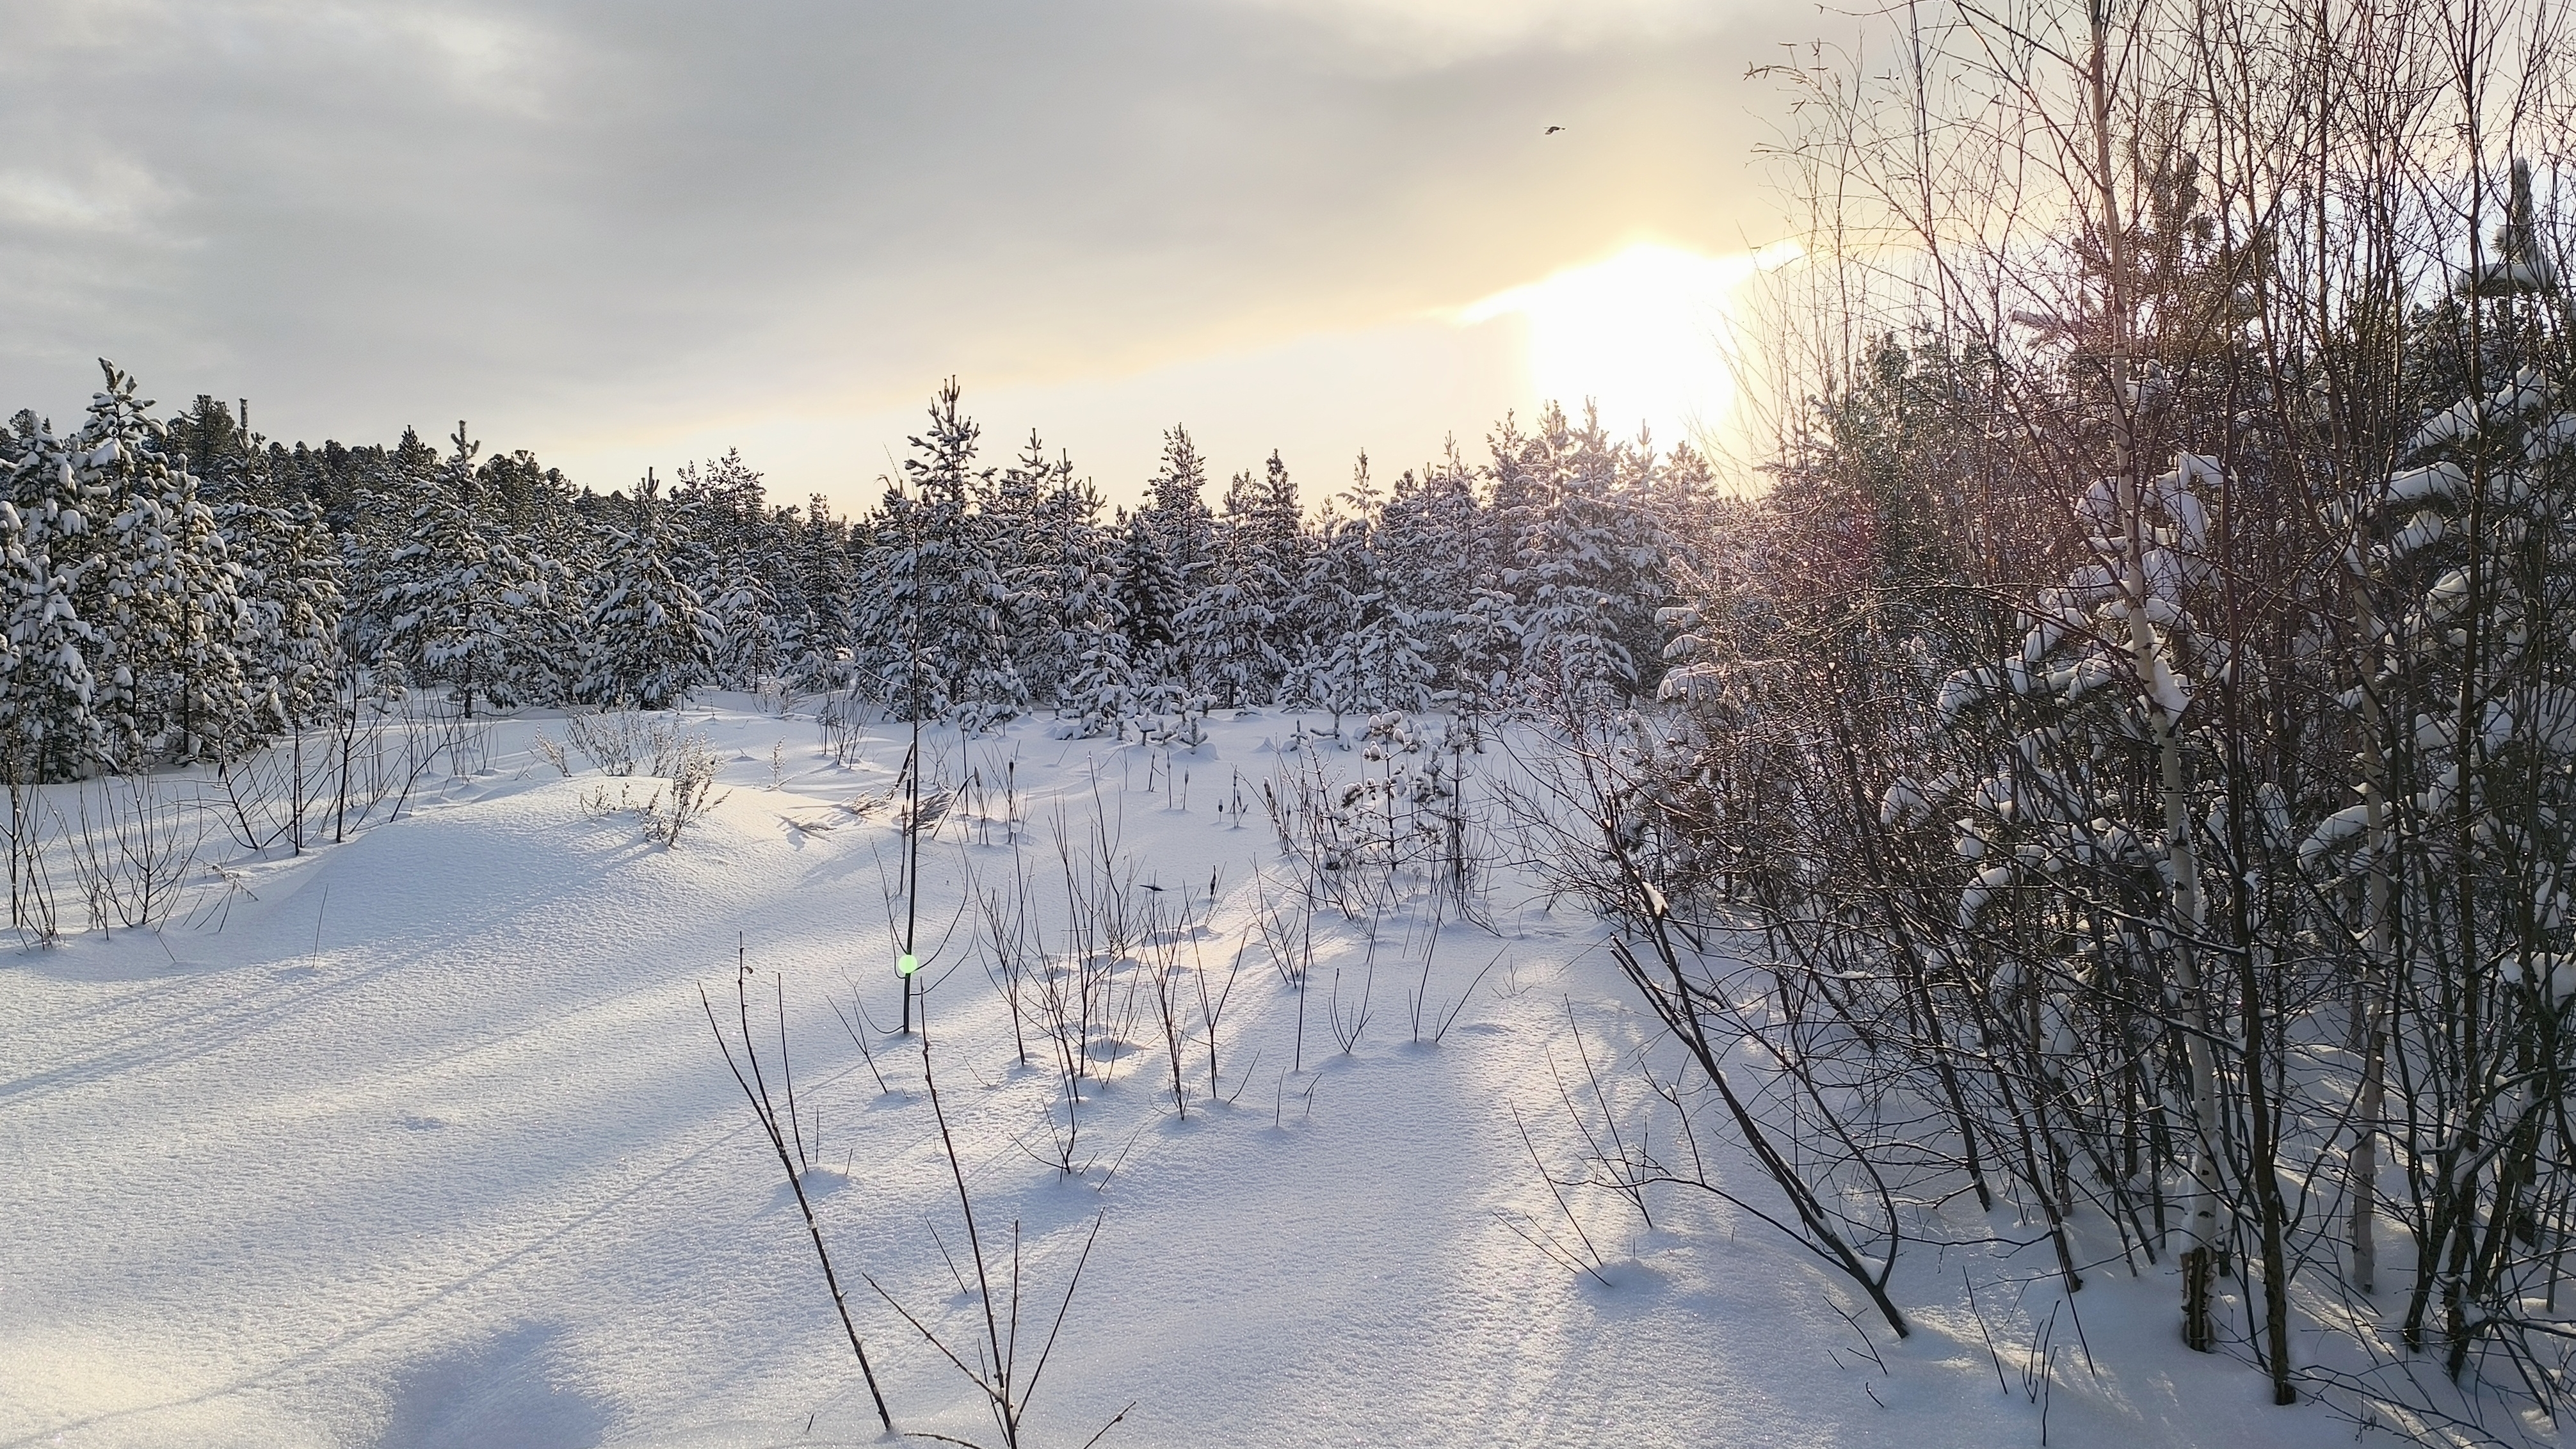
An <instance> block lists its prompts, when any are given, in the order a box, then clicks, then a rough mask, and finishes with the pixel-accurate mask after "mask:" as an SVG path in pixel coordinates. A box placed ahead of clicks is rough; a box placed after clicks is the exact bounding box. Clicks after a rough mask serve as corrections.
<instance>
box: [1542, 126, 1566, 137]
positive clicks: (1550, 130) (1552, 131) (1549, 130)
mask: <svg viewBox="0 0 2576 1449" xmlns="http://www.w3.org/2000/svg"><path fill="white" fill-rule="evenodd" d="M1564 129H1565V128H1564V127H1563V126H1550V127H1548V128H1547V130H1546V131H1545V132H1544V134H1546V135H1550V136H1553V135H1555V134H1556V133H1557V132H1559V131H1562V130H1564Z"/></svg>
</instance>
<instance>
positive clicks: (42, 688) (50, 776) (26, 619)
mask: <svg viewBox="0 0 2576 1449" xmlns="http://www.w3.org/2000/svg"><path fill="white" fill-rule="evenodd" d="M12 453H13V456H12V457H11V459H10V468H9V480H8V481H9V499H10V504H11V507H10V512H9V517H8V519H7V521H6V527H7V530H8V531H9V532H10V533H11V534H12V535H13V537H12V538H11V540H10V542H11V543H12V544H14V547H11V548H9V549H8V550H7V551H6V553H5V554H0V562H5V565H6V568H7V575H6V588H7V596H6V600H5V607H6V610H7V625H8V631H9V633H8V646H7V649H6V651H5V659H6V662H7V665H8V674H7V680H6V682H7V691H6V694H5V696H0V739H5V748H6V751H7V756H6V759H5V761H0V763H4V764H5V766H6V768H7V769H8V771H9V772H10V777H11V778H12V779H16V780H26V781H33V780H67V779H74V778H77V777H79V776H81V775H85V774H87V773H89V772H90V771H91V770H93V769H95V768H97V767H98V766H99V765H100V764H102V763H103V762H104V761H105V758H106V752H107V740H106V733H105V731H104V730H103V729H102V727H101V726H100V724H99V719H98V716H97V714H96V713H95V712H94V711H93V710H92V709H91V700H92V697H93V696H94V694H95V693H96V687H97V686H96V677H95V676H94V675H93V673H92V672H91V668H90V656H91V655H92V654H93V653H94V652H96V650H97V647H98V640H97V638H96V636H95V634H94V632H93V631H92V630H91V628H90V626H89V624H88V622H87V621H86V620H84V619H82V618H81V617H80V610H79V607H78V605H77V604H76V602H75V601H74V597H73V596H74V594H75V592H76V591H77V589H78V585H79V582H80V578H81V575H82V573H83V572H84V571H85V570H88V569H92V568H102V569H103V568H104V566H105V565H104V563H103V562H102V561H101V560H100V556H99V555H98V554H97V552H96V549H95V543H96V539H95V537H94V535H93V533H92V531H91V528H90V524H89V518H90V515H91V514H93V513H94V512H96V510H97V505H98V502H99V500H98V499H97V498H95V497H93V496H91V494H90V492H89V490H88V489H87V488H86V487H85V486H84V485H83V484H82V482H81V480H80V476H79V471H78V470H77V469H75V468H74V467H73V465H72V454H71V445H70V444H69V443H68V442H66V441H65V440H63V439H59V438H57V437H55V436H54V433H53V430H52V428H51V427H49V426H46V425H44V424H42V423H39V422H38V421H37V420H36V419H35V418H34V417H32V416H31V415H28V414H23V413H22V414H20V415H19V419H18V423H17V427H16V436H15V438H14V439H13V447H12Z"/></svg>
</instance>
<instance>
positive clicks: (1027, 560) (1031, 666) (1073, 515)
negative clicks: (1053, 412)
mask: <svg viewBox="0 0 2576 1449" xmlns="http://www.w3.org/2000/svg"><path fill="white" fill-rule="evenodd" d="M979 481H980V483H981V485H982V487H981V491H980V496H979V497H978V499H977V505H976V506H977V511H978V512H979V513H980V514H981V515H982V531H983V539H984V547H985V550H986V553H987V555H988V556H989V557H990V558H991V560H992V563H993V568H994V571H995V573H996V574H997V575H998V576H999V579H1000V582H1001V589H1002V605H1001V611H1000V612H1001V619H1002V632H1003V635H1004V637H1005V640H1006V642H1007V644H1008V648H1009V654H1010V659H1011V663H1012V665H1013V667H1014V668H1015V669H1016V670H1017V671H1018V673H1019V679H1020V685H1021V689H1022V691H1023V693H1024V696H1025V699H1026V702H1027V703H1028V704H1030V705H1032V706H1036V707H1042V708H1044V707H1052V706H1054V705H1055V704H1056V703H1057V702H1059V701H1060V700H1061V699H1062V698H1063V695H1064V687H1065V681H1066V679H1067V677H1068V675H1069V673H1070V669H1071V665H1072V662H1073V661H1071V660H1069V659H1067V658H1065V657H1064V656H1063V655H1062V654H1061V653H1060V652H1059V651H1058V650H1057V648H1056V643H1057V637H1058V635H1059V634H1060V632H1061V631H1062V629H1063V620H1064V607H1063V605H1064V593H1063V589H1062V583H1063V580H1064V578H1065V574H1066V564H1067V562H1068V561H1069V560H1071V559H1072V558H1075V557H1077V556H1082V555H1085V554H1087V545H1088V539H1087V538H1086V537H1085V536H1084V535H1086V534H1088V533H1089V532H1090V531H1091V530H1092V528H1093V524H1092V522H1091V517H1090V514H1089V513H1086V512H1084V511H1083V510H1082V509H1081V508H1080V507H1079V506H1078V505H1077V499H1078V498H1079V496H1080V493H1081V492H1082V491H1085V490H1078V489H1077V488H1076V485H1075V483H1074V478H1073V460H1072V459H1071V458H1068V457H1065V456H1063V455H1061V454H1059V455H1057V456H1055V457H1052V458H1050V457H1048V456H1047V451H1046V444H1045V442H1044V441H1043V440H1041V439H1040V438H1039V437H1038V435H1037V433H1036V432H1034V431H1032V432H1031V433H1030V434H1029V440H1028V442H1027V444H1026V445H1024V446H1023V447H1022V448H1021V449H1020V452H1019V456H1018V457H1016V458H1014V459H1013V460H1012V461H1011V462H1010V463H1009V464H1007V465H1005V466H1004V467H1002V468H1000V469H997V470H992V471H988V472H985V473H983V474H981V475H979ZM1092 506H1093V509H1094V510H1096V508H1097V500H1096V498H1095V499H1094V500H1093V505H1092Z"/></svg>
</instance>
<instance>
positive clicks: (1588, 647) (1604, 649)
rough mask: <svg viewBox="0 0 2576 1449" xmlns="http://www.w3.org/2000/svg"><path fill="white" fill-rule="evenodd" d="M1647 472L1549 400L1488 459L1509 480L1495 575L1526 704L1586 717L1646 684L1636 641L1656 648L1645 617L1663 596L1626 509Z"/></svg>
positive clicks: (1588, 415) (1649, 543)
mask: <svg viewBox="0 0 2576 1449" xmlns="http://www.w3.org/2000/svg"><path fill="white" fill-rule="evenodd" d="M1651 466H1652V461H1651V458H1641V457H1639V456H1638V454H1637V452H1636V451H1635V450H1632V449H1631V448H1630V447H1629V446H1628V445H1626V444H1621V443H1614V442H1612V441H1611V439H1610V437H1609V435H1608V434H1607V433H1606V432H1604V431H1603V429H1602V427H1601V423H1600V418H1599V416H1598V415H1597V413H1596V412H1595V411H1594V410H1592V409H1590V408H1588V407H1587V408H1586V410H1585V414H1584V421H1583V425H1582V426H1581V427H1579V428H1578V427H1575V426H1574V425H1573V424H1572V423H1570V422H1569V421H1568V420H1567V419H1566V416H1565V414H1564V412H1563V410H1562V409H1559V408H1557V407H1556V406H1554V405H1553V404H1551V405H1550V406H1549V408H1548V410H1547V411H1546V412H1545V413H1544V414H1543V415H1542V416H1541V417H1540V419H1539V431H1538V433H1537V434H1536V435H1535V436H1533V437H1531V438H1530V439H1528V440H1527V444H1526V446H1525V447H1524V448H1523V450H1522V451H1521V453H1520V454H1519V456H1518V457H1515V458H1510V459H1504V458H1497V459H1496V467H1497V470H1498V474H1509V475H1511V476H1513V477H1515V478H1516V479H1517V480H1518V485H1517V487H1516V488H1515V489H1514V490H1513V492H1514V493H1515V494H1517V495H1518V496H1519V498H1520V502H1519V503H1518V504H1517V505H1516V507H1515V509H1514V512H1515V513H1516V514H1517V517H1515V518H1513V519H1512V521H1513V522H1514V523H1515V524H1516V527H1517V531H1516V533H1515V535H1514V537H1513V540H1512V564H1511V567H1510V568H1509V569H1507V570H1506V571H1505V574H1504V580H1505V583H1506V585H1507V587H1509V588H1510V590H1511V591H1512V594H1513V597H1514V601H1515V609H1514V618H1513V625H1514V631H1515V632H1516V633H1517V634H1518V636H1519V642H1520V660H1519V672H1520V676H1521V682H1522V686H1523V689H1524V690H1525V691H1532V692H1534V696H1533V697H1536V698H1541V699H1546V700H1551V701H1554V702H1556V703H1557V704H1558V705H1559V706H1560V707H1564V708H1572V709H1576V710H1579V711H1597V710H1599V709H1601V708H1604V707H1607V706H1609V705H1611V704H1613V703H1616V702H1617V701H1619V700H1621V699H1624V698H1625V697H1627V696H1628V695H1630V694H1632V693H1634V692H1636V691H1637V690H1638V689H1639V688H1640V686H1641V685H1645V686H1647V687H1651V684H1652V680H1651V679H1650V678H1646V677H1644V675H1642V674H1641V667H1640V661H1639V658H1638V646H1639V645H1640V644H1641V643H1642V644H1647V645H1648V647H1650V648H1652V649H1654V650H1655V651H1657V652H1660V648H1661V645H1662V639H1661V637H1660V635H1659V633H1658V631H1657V630H1656V629H1655V627H1654V624H1653V618H1654V612H1655V610H1656V609H1657V608H1659V607H1662V606H1663V605H1664V604H1666V603H1668V602H1669V598H1668V597H1667V594H1668V590H1667V589H1666V588H1665V587H1664V586H1663V585H1662V584H1661V582H1660V581H1659V580H1658V578H1657V575H1658V573H1659V572H1660V564H1661V559H1660V557H1659V555H1658V551H1657V549H1656V547H1655V544H1654V541H1653V538H1654V533H1653V530H1652V528H1651V526H1650V521H1649V520H1647V519H1645V518H1643V517H1641V510H1639V509H1638V508H1636V507H1634V506H1633V504H1632V502H1631V499H1632V497H1633V495H1634V494H1635V492H1636V491H1637V488H1638V483H1639V475H1642V474H1644V473H1645V472H1647V471H1648V470H1649V469H1650V468H1651ZM1649 641H1651V642H1650V643H1649ZM1649 657H1650V658H1651V657H1652V656H1649Z"/></svg>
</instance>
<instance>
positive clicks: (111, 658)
mask: <svg viewBox="0 0 2576 1449" xmlns="http://www.w3.org/2000/svg"><path fill="white" fill-rule="evenodd" d="M99 366H100V368H101V370H102V371H103V372H104V374H105V376H106V383H107V386H106V388H105V390H104V391H101V392H99V393H98V394H96V395H95V396H93V397H92V398H91V400H90V408H89V416H88V418H87V419H86V420H85V421H84V422H83V423H82V425H81V428H80V431H79V432H77V433H76V434H74V435H73V437H72V440H71V454H72V467H73V470H74V472H75V474H76V475H78V476H79V479H80V483H81V488H82V492H83V493H84V495H86V496H89V497H92V498H94V499H95V500H96V510H97V516H93V517H92V518H91V519H90V522H91V524H93V525H94V531H93V532H91V533H89V534H88V535H87V537H88V539H89V542H90V545H91V548H92V550H94V551H93V552H92V553H91V555H90V557H89V559H88V560H85V564H84V567H83V568H82V570H81V573H80V576H79V579H78V581H77V582H76V583H75V585H74V587H73V604H74V606H75V608H77V609H78V610H79V611H80V614H81V616H82V617H83V618H84V619H86V620H87V621H88V622H89V624H90V627H91V629H92V637H93V640H94V641H96V644H97V647H96V649H95V650H94V653H93V656H92V658H91V660H90V664H91V671H92V677H93V681H94V690H93V694H92V697H91V703H90V707H91V709H92V711H93V712H94V713H95V714H96V715H97V717H98V720H99V724H100V728H101V729H102V730H103V731H104V732H105V736H106V748H107V755H108V759H109V762H110V763H111V765H112V766H113V767H114V768H117V769H120V770H143V769H149V768H151V767H152V766H153V765H154V764H156V763H159V762H161V761H163V760H177V761H188V760H199V759H224V758H229V757H231V756H232V755H235V754H238V753H240V752H241V751H243V750H245V749H247V748H249V747H250V746H251V744H252V743H254V742H255V740H256V738H257V737H258V735H257V729H256V725H255V722H254V721H253V720H252V718H251V715H250V699H249V692H248V689H247V686H246V682H245V680H244V677H243V671H242V662H241V657H240V655H239V654H238V653H237V652H236V649H235V641H236V640H237V639H238V637H239V635H240V632H241V628H242V609H241V599H240V595H239V593H238V592H237V590H236V587H235V583H236V579H237V578H238V575H239V568H238V566H237V565H235V564H234V563H233V562H232V561H231V559H230V558H229V557H228V556H227V555H226V552H225V549H224V543H223V538H222V535H221V534H220V533H218V532H217V530H216V527H215V518H214V512H213V510H212V509H210V508H208V507H207V506H206V505H205V504H204V503H203V502H202V501H200V500H199V499H198V497H197V485H196V479H195V478H194V477H193V476H191V475H190V474H189V473H188V471H187V469H186V468H185V467H184V466H183V465H182V464H181V462H180V460H178V459H177V458H175V457H174V456H172V455H170V454H168V453H165V452H164V451H163V450H162V446H161V445H162V442H163V438H164V434H165V431H166V429H165V427H164V425H163V424H162V423H160V422H159V421H158V420H156V419H154V418H153V417H152V416H151V415H150V409H151V407H152V403H151V401H150V400H149V399H145V398H140V397H137V396H136V394H135V388H134V380H133V378H131V377H130V376H128V375H126V374H125V373H124V372H123V371H122V370H120V369H118V368H117V367H115V366H114V365H112V364H110V363H107V362H105V361H102V362H101V363H100V364H99Z"/></svg>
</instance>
